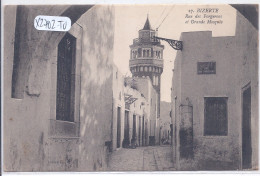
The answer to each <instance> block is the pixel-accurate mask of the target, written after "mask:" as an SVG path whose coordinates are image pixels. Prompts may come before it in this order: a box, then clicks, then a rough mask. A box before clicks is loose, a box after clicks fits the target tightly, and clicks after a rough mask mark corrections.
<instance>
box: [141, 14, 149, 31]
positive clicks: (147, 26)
mask: <svg viewBox="0 0 260 176" xmlns="http://www.w3.org/2000/svg"><path fill="white" fill-rule="evenodd" d="M143 30H151V25H150V21H149V18H148V15H147V19H146V22H145V24H144V28H143Z"/></svg>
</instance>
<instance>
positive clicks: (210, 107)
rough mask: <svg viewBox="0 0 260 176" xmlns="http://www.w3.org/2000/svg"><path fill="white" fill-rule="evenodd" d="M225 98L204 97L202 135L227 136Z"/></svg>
mask: <svg viewBox="0 0 260 176" xmlns="http://www.w3.org/2000/svg"><path fill="white" fill-rule="evenodd" d="M227 100H228V98H227V97H205V98H204V102H205V109H204V135H212V136H214V135H215V136H226V135H227V134H228V117H227Z"/></svg>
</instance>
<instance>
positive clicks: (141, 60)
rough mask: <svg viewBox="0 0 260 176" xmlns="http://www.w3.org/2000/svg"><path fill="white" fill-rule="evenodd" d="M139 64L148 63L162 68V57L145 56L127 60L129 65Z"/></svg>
mask: <svg viewBox="0 0 260 176" xmlns="http://www.w3.org/2000/svg"><path fill="white" fill-rule="evenodd" d="M139 65H147V66H148V65H149V66H157V67H161V68H163V60H162V59H150V58H149V59H146V58H139V59H131V60H130V61H129V66H130V67H134V66H139Z"/></svg>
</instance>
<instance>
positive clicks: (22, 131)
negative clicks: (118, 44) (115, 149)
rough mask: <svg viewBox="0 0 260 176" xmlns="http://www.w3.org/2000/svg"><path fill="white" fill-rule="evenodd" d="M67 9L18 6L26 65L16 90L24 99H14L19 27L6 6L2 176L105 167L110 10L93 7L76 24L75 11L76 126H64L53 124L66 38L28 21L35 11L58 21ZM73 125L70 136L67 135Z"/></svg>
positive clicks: (108, 129)
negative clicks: (60, 54) (59, 60)
mask: <svg viewBox="0 0 260 176" xmlns="http://www.w3.org/2000/svg"><path fill="white" fill-rule="evenodd" d="M90 7H91V6H90ZM90 7H88V9H89V8H90ZM68 8H69V6H55V7H53V8H49V6H42V7H38V6H37V8H33V7H32V6H26V7H23V8H22V12H24V13H22V14H23V15H22V17H20V20H21V22H22V21H23V20H24V21H26V22H27V23H25V25H24V26H22V28H21V26H20V28H21V29H22V30H21V31H23V32H24V33H23V34H22V37H23V38H21V47H20V48H19V50H21V51H22V54H20V55H19V56H20V57H21V58H22V59H23V58H25V60H22V62H23V63H26V64H27V65H28V66H29V67H27V65H26V64H23V63H22V65H21V66H20V68H19V71H20V73H21V74H19V75H20V79H19V80H20V81H22V83H19V84H17V85H18V86H17V88H18V89H19V88H23V85H24V87H25V89H24V93H22V95H23V97H21V98H20V97H18V98H11V94H12V93H11V90H12V74H13V63H14V61H13V60H14V43H15V26H16V25H17V26H18V27H19V25H18V24H16V7H15V6H8V7H5V20H4V22H5V31H4V36H5V37H4V42H5V47H4V75H5V76H4V91H5V93H4V103H5V108H4V134H5V137H4V163H3V164H4V170H5V171H69V170H73V171H93V170H103V169H105V168H106V166H107V153H108V149H107V147H106V146H105V142H106V141H110V140H111V134H112V131H111V125H112V124H111V118H112V109H111V108H112V105H111V101H112V75H113V73H112V63H113V62H112V60H113V41H114V30H113V29H114V9H113V8H112V7H111V6H96V7H94V8H92V9H91V10H89V11H88V12H87V13H85V14H84V15H83V16H82V17H81V18H80V19H79V20H78V21H77V22H76V23H74V22H75V19H77V18H79V16H78V15H79V14H80V12H79V11H80V9H78V10H77V12H75V13H73V14H74V16H73V15H72V17H71V19H72V21H73V20H74V21H73V23H74V25H73V26H72V28H71V30H70V31H69V33H71V34H72V35H73V36H74V37H76V39H77V40H76V66H75V68H76V69H75V70H76V72H75V73H74V74H75V76H74V78H75V80H74V81H75V83H76V87H75V100H76V101H75V110H76V111H75V112H74V116H75V122H73V123H67V122H59V121H57V120H56V118H55V116H56V115H55V113H56V111H55V105H56V104H55V101H56V98H55V97H56V89H55V86H56V79H57V77H56V74H57V73H56V65H57V46H58V43H59V41H60V40H61V39H62V37H63V36H64V35H65V33H60V32H47V31H42V32H40V31H37V30H36V29H34V27H33V26H32V25H31V23H30V20H33V19H34V17H35V16H37V15H39V13H41V14H49V15H55V16H58V15H61V14H64V13H65V12H66V9H68ZM85 11H86V10H85ZM80 15H82V14H80ZM102 21H103V22H102ZM24 29H26V30H24ZM47 51H48V52H47ZM20 53H21V52H20ZM19 86H20V87H19ZM90 102H91V103H90ZM108 124H111V125H108ZM71 126H73V127H74V128H73V129H74V131H73V134H72V133H71V131H68V127H71ZM70 129H71V128H70Z"/></svg>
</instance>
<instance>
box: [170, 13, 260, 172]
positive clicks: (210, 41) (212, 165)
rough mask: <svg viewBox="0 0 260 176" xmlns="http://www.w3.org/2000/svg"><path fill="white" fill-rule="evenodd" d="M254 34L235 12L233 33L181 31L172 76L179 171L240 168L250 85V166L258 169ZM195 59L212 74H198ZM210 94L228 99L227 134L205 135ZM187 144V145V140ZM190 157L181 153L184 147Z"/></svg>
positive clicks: (174, 125)
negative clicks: (180, 45)
mask: <svg viewBox="0 0 260 176" xmlns="http://www.w3.org/2000/svg"><path fill="white" fill-rule="evenodd" d="M257 39H258V32H257V29H256V28H255V27H253V26H252V24H251V23H250V22H248V21H247V19H245V18H244V17H243V16H242V15H241V14H240V13H239V12H237V22H236V33H235V36H230V37H229V36H227V37H212V32H211V31H202V32H185V33H182V35H181V38H180V40H181V41H183V49H182V51H178V52H177V56H176V59H175V63H174V72H173V79H172V85H173V87H172V88H173V90H172V95H171V96H172V123H173V133H174V136H173V140H172V141H173V160H174V161H176V162H175V167H176V168H177V169H178V170H216V169H217V170H236V169H242V160H243V157H242V152H243V151H242V145H244V144H243V142H242V131H243V130H242V128H243V127H242V126H243V121H242V115H243V114H242V113H243V112H242V111H243V107H242V106H243V100H242V97H243V96H242V95H243V91H244V88H245V87H248V86H249V87H251V95H252V96H251V122H250V125H249V126H251V128H250V130H251V139H252V140H251V147H252V150H251V166H252V167H251V168H252V169H257V168H258V133H259V131H258V115H259V114H258V40H257ZM198 62H215V73H213V74H212V73H211V74H199V71H198V68H199V63H198ZM208 97H213V98H214V97H221V98H225V99H226V101H227V106H226V107H227V134H225V135H207V134H206V132H205V126H206V125H205V124H206V122H205V118H206V115H205V111H206V110H205V104H206V99H207V98H208ZM185 142H186V143H185ZM185 150H186V151H187V152H190V153H191V154H190V155H189V156H187V155H186V156H181V153H182V152H184V151H185Z"/></svg>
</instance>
